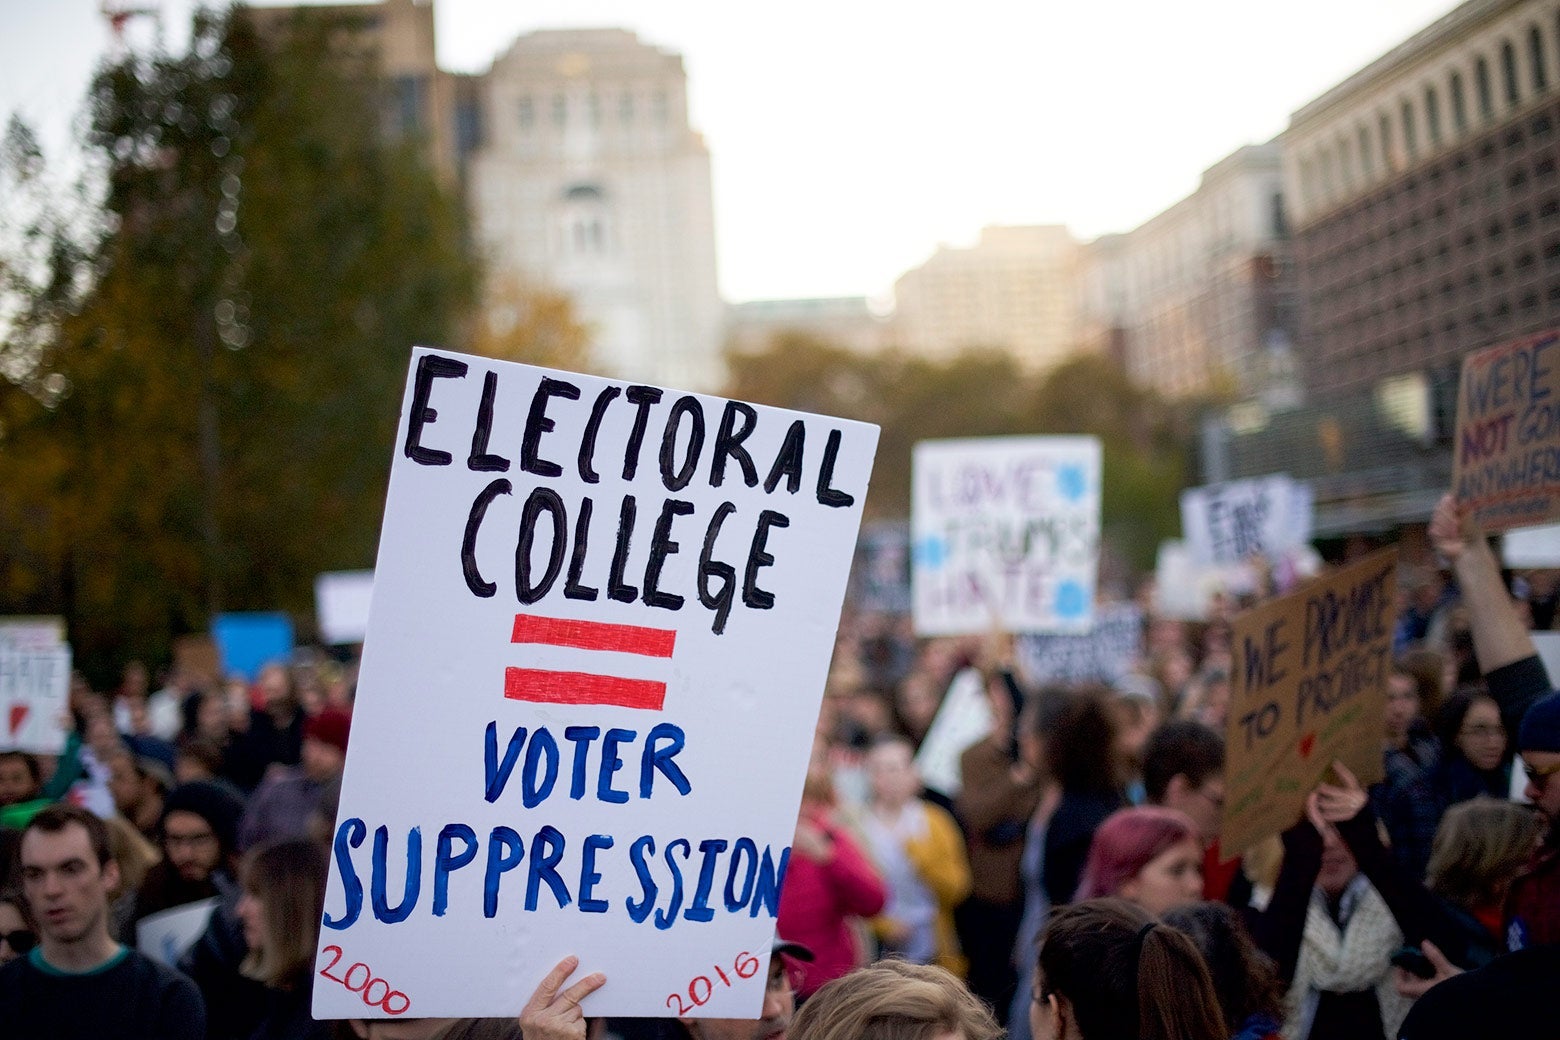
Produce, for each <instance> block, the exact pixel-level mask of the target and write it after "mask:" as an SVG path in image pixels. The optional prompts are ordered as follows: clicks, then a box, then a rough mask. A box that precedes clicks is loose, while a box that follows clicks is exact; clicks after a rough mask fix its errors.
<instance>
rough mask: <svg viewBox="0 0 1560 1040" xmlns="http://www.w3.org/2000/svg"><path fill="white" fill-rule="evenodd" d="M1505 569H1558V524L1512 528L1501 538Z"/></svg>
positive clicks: (1559, 565) (1559, 551)
mask: <svg viewBox="0 0 1560 1040" xmlns="http://www.w3.org/2000/svg"><path fill="white" fill-rule="evenodd" d="M1500 554H1501V559H1502V560H1504V561H1505V564H1506V566H1507V567H1560V524H1541V525H1539V526H1538V527H1514V528H1512V529H1511V530H1509V531H1507V532H1506V533H1505V534H1504V535H1502V536H1501V546H1500Z"/></svg>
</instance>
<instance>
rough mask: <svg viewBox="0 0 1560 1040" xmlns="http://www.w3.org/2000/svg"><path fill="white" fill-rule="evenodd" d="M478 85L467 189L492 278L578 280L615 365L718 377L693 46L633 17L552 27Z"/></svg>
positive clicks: (620, 370)
mask: <svg viewBox="0 0 1560 1040" xmlns="http://www.w3.org/2000/svg"><path fill="white" fill-rule="evenodd" d="M477 90H478V91H479V94H480V99H481V110H482V118H483V130H482V139H481V143H480V145H478V146H477V148H476V149H475V151H473V152H472V153H471V155H470V156H469V160H468V170H469V185H468V202H469V205H470V207H471V213H472V218H473V225H474V227H475V229H476V233H477V235H478V238H479V241H480V243H481V245H482V248H483V250H484V252H485V254H486V258H487V260H488V263H489V265H490V275H491V277H492V278H493V280H494V282H495V284H499V285H502V284H505V283H506V282H515V283H519V284H520V285H536V286H543V287H547V288H551V289H558V290H562V291H564V292H566V293H568V294H569V295H570V296H571V297H573V300H574V304H575V308H576V311H577V313H578V315H579V317H580V318H581V319H582V320H583V321H584V322H585V323H586V324H587V325H588V326H589V327H590V329H591V333H592V348H593V352H594V356H595V360H596V363H597V365H598V367H600V368H601V369H602V370H604V371H605V372H607V373H609V374H611V375H613V376H615V377H618V378H622V379H634V380H644V381H649V382H655V383H664V384H667V385H670V386H679V387H689V388H692V389H699V390H712V389H715V388H716V387H718V386H719V384H720V381H721V378H722V371H721V363H720V357H721V354H720V350H721V336H722V322H723V315H724V310H723V305H722V303H721V300H720V295H719V291H718V289H717V287H716V276H715V229H714V215H713V204H712V202H711V194H710V156H709V151H708V149H707V148H706V147H705V144H704V140H703V138H702V137H701V136H700V135H699V134H698V132H696V131H695V130H694V129H693V128H692V127H691V126H690V125H689V123H688V101H687V81H686V76H685V74H684V72H683V64H682V59H681V58H680V57H679V56H678V55H676V54H673V53H670V52H668V51H664V50H661V49H659V48H656V47H653V46H650V45H648V44H645V43H642V42H640V40H639V39H637V38H636V37H635V36H634V34H633V33H630V32H627V31H625V30H621V29H590V30H548V31H542V32H535V33H530V34H528V35H526V36H522V37H520V38H519V39H518V40H516V41H515V43H514V44H513V46H511V47H510V48H509V49H508V50H507V51H506V52H505V53H504V54H503V55H501V56H500V57H499V58H498V59H497V60H496V61H495V62H494V63H493V67H492V69H491V70H490V71H489V72H488V73H487V74H486V75H485V76H483V77H482V78H481V81H480V83H479V84H478V86H477Z"/></svg>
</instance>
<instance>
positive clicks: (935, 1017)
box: [791, 960, 1002, 1040]
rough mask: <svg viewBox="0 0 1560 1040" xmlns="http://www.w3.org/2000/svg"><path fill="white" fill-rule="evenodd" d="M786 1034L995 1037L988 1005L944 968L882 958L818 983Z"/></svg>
mask: <svg viewBox="0 0 1560 1040" xmlns="http://www.w3.org/2000/svg"><path fill="white" fill-rule="evenodd" d="M791 1035H792V1040H1001V1037H1002V1027H1001V1026H1000V1025H998V1024H997V1020H996V1018H995V1017H994V1016H993V1015H992V1013H991V1009H990V1008H988V1007H987V1006H986V1005H985V1004H983V1003H982V1002H981V1001H980V1000H979V999H978V998H976V997H975V995H974V994H972V993H971V992H970V991H969V990H968V989H967V988H965V986H964V984H963V983H962V982H960V981H959V980H958V979H957V978H955V977H954V976H953V974H952V973H951V972H949V971H947V970H946V969H943V968H939V967H936V966H935V965H923V964H909V963H906V962H904V961H895V960H887V961H882V962H879V963H877V964H874V965H872V966H870V967H867V968H862V969H860V970H859V971H854V972H851V973H850V974H849V975H846V976H844V977H843V978H839V979H835V980H834V981H833V982H830V983H829V984H828V985H827V986H824V987H823V988H822V989H820V990H819V991H818V992H817V994H816V995H815V996H814V997H813V998H812V999H811V1000H809V1001H807V1003H806V1004H804V1005H803V1006H802V1009H801V1011H800V1012H798V1013H797V1016H796V1022H795V1026H794V1028H793V1029H792V1033H791Z"/></svg>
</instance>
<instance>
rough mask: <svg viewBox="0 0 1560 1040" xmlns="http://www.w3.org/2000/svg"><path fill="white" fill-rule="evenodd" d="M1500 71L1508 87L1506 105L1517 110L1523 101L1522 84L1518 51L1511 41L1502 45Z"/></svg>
mask: <svg viewBox="0 0 1560 1040" xmlns="http://www.w3.org/2000/svg"><path fill="white" fill-rule="evenodd" d="M1500 71H1501V80H1502V82H1503V83H1504V84H1505V87H1506V104H1508V105H1510V106H1511V107H1512V108H1515V107H1517V105H1518V104H1519V103H1520V102H1521V101H1522V84H1520V83H1518V82H1517V49H1516V48H1515V47H1513V46H1512V45H1511V41H1510V40H1507V41H1506V42H1505V43H1503V44H1501V45H1500Z"/></svg>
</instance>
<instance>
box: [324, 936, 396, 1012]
mask: <svg viewBox="0 0 1560 1040" xmlns="http://www.w3.org/2000/svg"><path fill="white" fill-rule="evenodd" d="M333 951H334V952H335V954H336V956H334V957H332V958H331V960H330V963H329V964H327V965H325V967H323V968H321V969H320V974H321V975H323V976H325V977H326V978H327V979H330V981H332V982H339V983H341V984H342V985H343V986H345V987H346V988H347V989H350V990H351V991H352V992H354V993H356V994H358V995H359V996H361V997H362V998H363V1003H365V1004H367V1005H368V1006H369V1007H379V1008H384V1009H385V1012H386V1013H387V1014H391V1015H404V1014H406V1011H407V1009H408V1008H410V1007H411V1006H412V998H411V997H408V996H407V995H406V994H405V993H402V992H401V991H400V990H398V989H391V988H390V983H388V982H386V981H385V980H384V979H376V978H374V972H373V969H371V968H370V967H369V966H368V965H366V964H364V963H363V962H362V961H357V962H356V963H354V964H353V965H352V966H351V967H350V968H348V969H347V974H346V976H345V977H342V976H340V975H332V974H331V973H330V969H332V968H334V967H335V966H336V965H337V964H339V963H341V958H342V956H343V954H342V952H341V947H340V946H327V947H325V949H324V950H323V951H321V952H322V953H331V952H333ZM359 969H362V975H361V979H362V981H355V980H356V979H357V978H359V976H358V975H357V974H356V973H357V972H358V970H359ZM375 983H378V984H379V985H380V986H383V987H384V995H383V996H381V997H379V998H378V999H375V998H374V997H372V996H370V994H372V993H373V991H374V985H375ZM397 1003H399V1005H400V1006H399V1007H397V1006H394V1005H396V1004H397Z"/></svg>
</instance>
